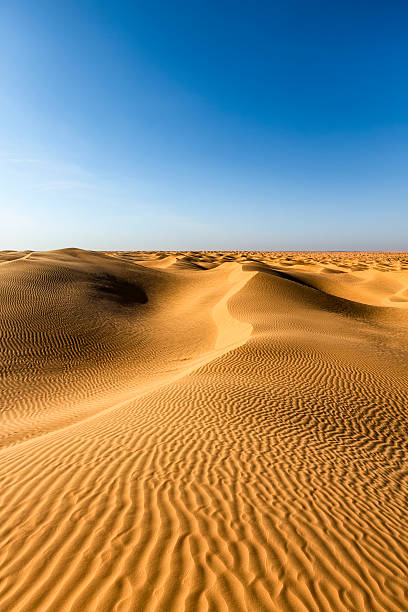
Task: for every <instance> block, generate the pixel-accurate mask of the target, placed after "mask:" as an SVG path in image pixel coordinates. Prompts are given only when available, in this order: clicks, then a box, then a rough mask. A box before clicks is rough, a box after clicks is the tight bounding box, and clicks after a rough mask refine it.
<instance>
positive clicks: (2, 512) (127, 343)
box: [0, 249, 408, 612]
mask: <svg viewBox="0 0 408 612" xmlns="http://www.w3.org/2000/svg"><path fill="white" fill-rule="evenodd" d="M0 352H1V372H0V374H1V376H0V381H1V412H0V414H1V428H0V443H1V447H0V448H1V450H0V482H1V504H0V529H1V538H0V610H1V611H9V610H18V611H19V612H20V611H21V612H23V611H24V612H33V611H36V610H50V611H51V610H52V611H59V610H63V611H78V612H82V611H88V610H92V611H116V612H119V611H145V610H146V611H161V610H163V611H166V612H168V611H173V610H177V611H178V610H180V611H182V610H183V611H191V612H204V611H207V610H208V611H235V610H237V611H241V610H242V611H244V610H248V611H251V612H252V611H261V610H262V611H263V610H268V611H269V610H270V611H286V610H290V611H293V612H306V611H307V612H319V611H327V612H332V611H342V612H346V611H347V612H349V611H367V612H368V611H370V612H373V611H380V610H382V611H384V612H393V611H401V610H408V516H407V510H408V497H407V494H408V461H407V460H408V415H407V412H408V254H407V253H260V252H253V253H243V252H232V253H224V252H200V253H198V252H190V253H174V252H172V253H141V252H109V253H108V252H105V253H101V252H90V251H81V250H76V249H65V250H62V251H52V252H43V253H39V252H35V253H31V252H25V253H21V252H19V253H17V252H11V251H9V252H4V251H3V252H2V253H0Z"/></svg>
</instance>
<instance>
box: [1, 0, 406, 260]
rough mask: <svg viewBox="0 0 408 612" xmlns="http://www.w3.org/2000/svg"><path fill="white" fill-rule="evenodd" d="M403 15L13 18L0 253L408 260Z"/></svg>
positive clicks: (252, 12)
mask: <svg viewBox="0 0 408 612" xmlns="http://www.w3.org/2000/svg"><path fill="white" fill-rule="evenodd" d="M407 22H408V5H407V4H406V3H405V2H393V1H391V2H388V3H384V2H375V1H374V2H361V1H359V0H356V1H354V2H349V1H347V0H345V1H342V2H327V1H326V2H320V1H319V2H318V1H314V0H311V1H306V0H305V1H299V0H286V1H282V2H281V1H279V2H242V3H240V2H222V1H221V2H212V1H207V2H204V1H194V0H190V1H189V2H179V1H177V0H175V1H174V2H155V1H152V2H143V3H142V2H137V1H134V2H124V1H121V0H118V1H116V2H113V1H103V0H99V1H97V2H90V1H88V0H81V2H78V1H76V2H70V1H69V0H64V2H54V1H52V2H51V1H47V0H36V1H34V0H32V1H28V0H26V1H24V0H21V1H18V0H17V1H16V0H14V1H8V0H3V2H2V3H1V7H0V79H1V80H0V83H1V87H0V118H1V120H0V179H1V185H2V189H1V192H0V207H1V211H0V214H1V220H2V222H1V224H0V249H26V248H29V249H52V248H62V247H65V246H77V247H82V248H90V249H124V250H126V249H135V250H136V249H163V250H166V249H180V250H182V249H186V250H187V249H248V250H255V249H261V250H264V249H265V250H281V249H282V250H303V249H305V250H314V249H316V250H319V249H329V250H337V249H342V250H347V249H368V250H371V249H372V250H386V249H390V250H392V249H395V250H404V249H408V242H407V235H408V231H407V230H408V171H407V161H408V37H407V35H406V24H407Z"/></svg>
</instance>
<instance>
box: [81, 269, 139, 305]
mask: <svg viewBox="0 0 408 612" xmlns="http://www.w3.org/2000/svg"><path fill="white" fill-rule="evenodd" d="M93 289H94V291H95V296H96V297H97V298H99V299H108V300H110V301H112V302H116V303H117V304H120V305H121V306H133V305H135V304H146V303H147V301H148V297H147V294H146V292H145V291H144V290H143V289H142V287H140V285H135V284H133V283H130V282H128V281H126V280H124V279H121V278H117V277H116V276H113V275H111V274H101V275H98V276H95V277H94V283H93Z"/></svg>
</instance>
